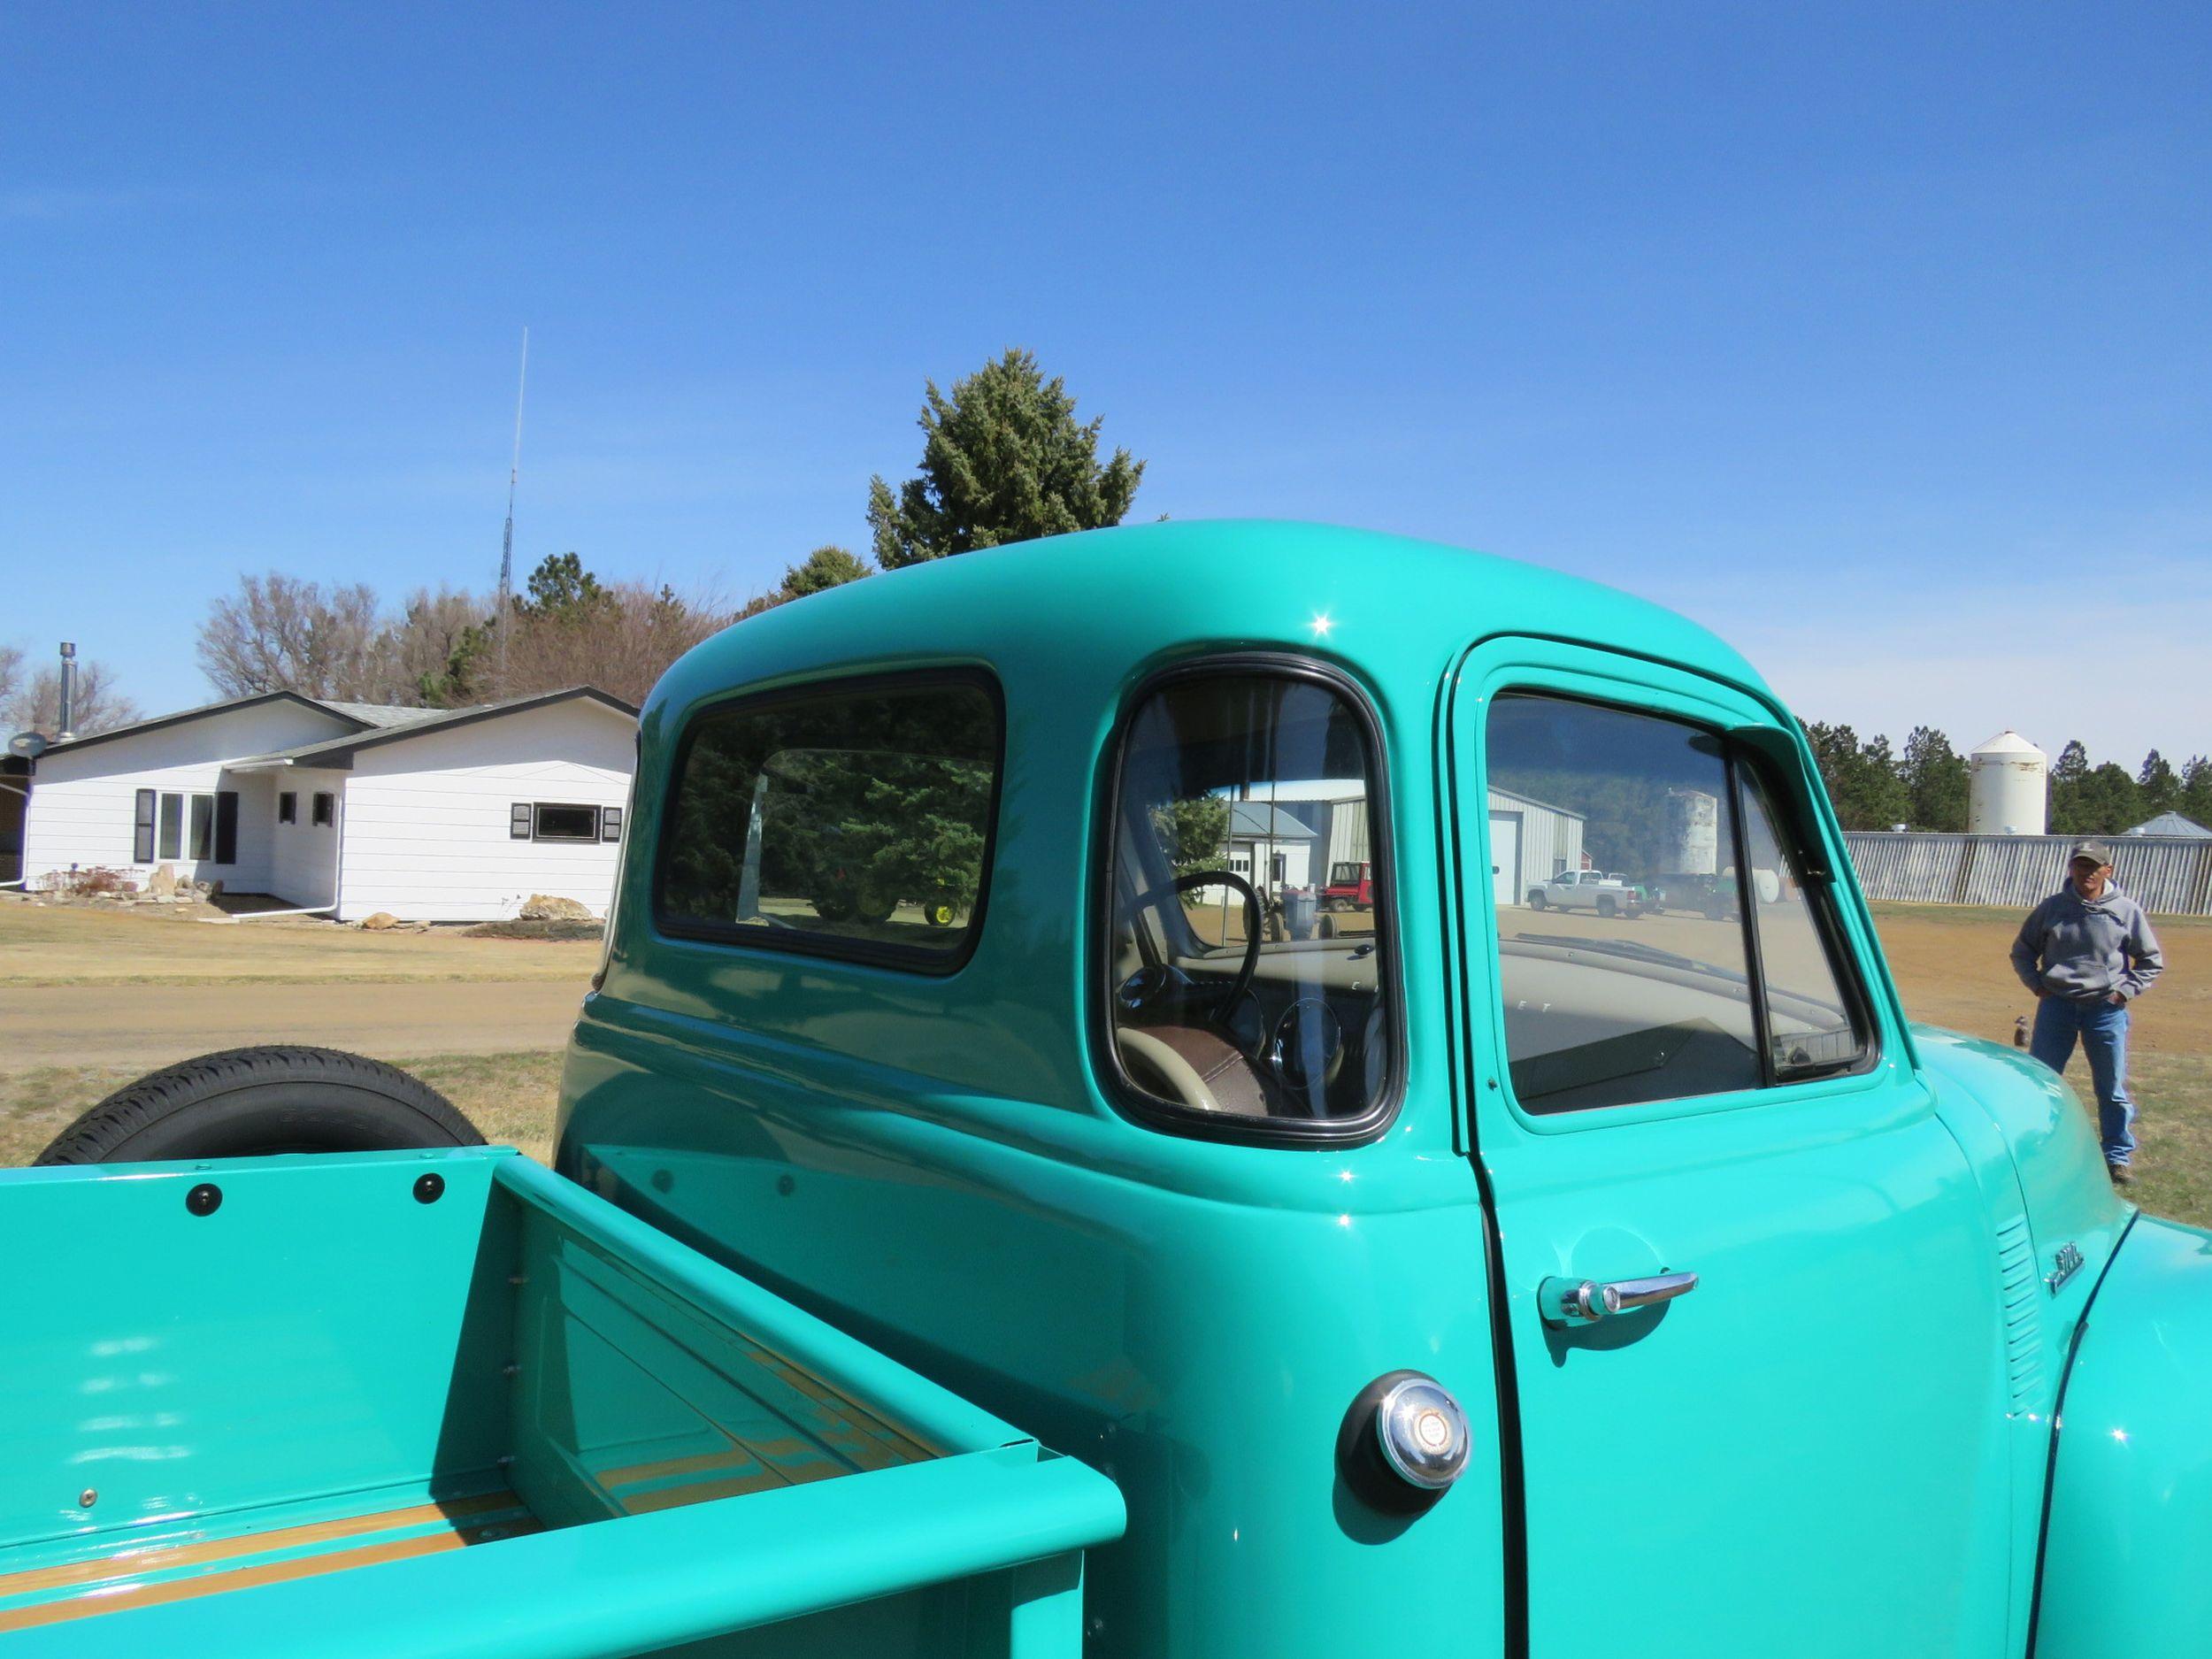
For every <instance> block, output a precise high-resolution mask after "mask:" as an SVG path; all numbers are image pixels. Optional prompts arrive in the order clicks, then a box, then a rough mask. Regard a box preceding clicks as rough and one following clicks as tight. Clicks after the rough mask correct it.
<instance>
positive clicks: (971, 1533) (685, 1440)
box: [0, 1148, 1120, 1659]
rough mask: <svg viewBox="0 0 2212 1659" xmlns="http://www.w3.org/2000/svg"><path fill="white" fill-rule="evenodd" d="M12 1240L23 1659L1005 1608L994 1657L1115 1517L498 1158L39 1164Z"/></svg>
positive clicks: (587, 1642) (626, 1632) (2, 1509)
mask: <svg viewBox="0 0 2212 1659" xmlns="http://www.w3.org/2000/svg"><path fill="white" fill-rule="evenodd" d="M0 1249H4V1251H5V1253H6V1254H5V1259H6V1260H7V1261H8V1262H9V1263H11V1267H10V1270H9V1271H8V1273H7V1276H6V1277H7V1281H8V1282H7V1285H6V1287H5V1289H4V1290H0V1638H4V1639H5V1641H6V1646H7V1650H8V1652H9V1653H10V1654H11V1655H15V1654H18V1653H21V1654H24V1655H30V1654H33V1653H35V1652H36V1651H38V1650H39V1647H40V1646H42V1644H41V1643H40V1640H39V1639H40V1638H42V1637H45V1638H50V1639H51V1641H52V1646H53V1650H54V1651H56V1652H61V1651H67V1652H69V1653H70V1654H72V1655H78V1656H79V1659H81V1655H84V1654H86V1653H88V1652H105V1651H111V1650H113V1651H123V1650H126V1649H128V1650H131V1651H134V1652H145V1651H161V1650H166V1651H172V1652H179V1651H181V1652H200V1651H215V1650H216V1649H217V1645H218V1644H221V1645H223V1646H224V1647H227V1648H229V1649H232V1650H235V1649H237V1648H239V1647H246V1648H247V1649H248V1650H251V1649H252V1647H254V1646H255V1645H256V1644H259V1645H261V1646H263V1647H266V1648H268V1649H269V1650H271V1651H278V1650H281V1651H285V1652H301V1651H310V1650H311V1651H314V1652H318V1653H356V1652H357V1653H361V1654H371V1653H379V1654H394V1655H396V1654H403V1653H405V1654H414V1653H419V1652H427V1651H433V1650H438V1651H443V1650H448V1649H452V1648H458V1647H466V1648H467V1649H468V1650H470V1651H472V1652H486V1653H490V1652H513V1653H516V1654H525V1653H527V1654H530V1655H554V1654H561V1653H573V1654H577V1655H585V1654H611V1653H634V1652H646V1651H653V1650H657V1649H658V1648H660V1647H667V1646H670V1645H672V1644H673V1643H675V1642H678V1641H685V1640H696V1639H698V1638H702V1637H707V1636H715V1635H727V1634H728V1633H729V1632H738V1631H742V1630H754V1631H756V1632H757V1635H758V1637H759V1639H760V1640H764V1641H765V1642H766V1643H767V1645H766V1646H761V1647H755V1646H741V1647H730V1648H729V1649H728V1651H730V1652H732V1653H735V1652H739V1651H743V1652H747V1653H751V1652H778V1651H786V1650H790V1651H801V1650H806V1651H810V1650H812V1645H813V1644H815V1643H817V1642H818V1641H821V1640H826V1639H828V1640H834V1641H837V1642H864V1643H865V1644H868V1645H871V1646H872V1647H873V1648H874V1649H877V1650H880V1651H886V1652H896V1651H901V1650H902V1649H903V1648H904V1647H905V1646H906V1645H907V1644H906V1643H905V1642H904V1640H903V1639H902V1637H901V1636H900V1634H899V1632H902V1631H907V1630H909V1629H911V1631H912V1632H914V1639H915V1640H916V1641H917V1642H918V1641H920V1640H921V1632H924V1631H926V1630H935V1631H937V1632H939V1633H940V1634H941V1633H942V1632H943V1630H944V1629H945V1628H946V1627H947V1625H946V1621H947V1619H948V1618H950V1619H952V1620H953V1621H954V1622H955V1623H957V1622H958V1621H959V1620H960V1619H962V1618H969V1617H975V1609H985V1611H984V1612H983V1614H982V1619H983V1622H984V1623H985V1624H996V1626H997V1628H998V1632H999V1633H998V1634H997V1635H996V1636H995V1638H994V1639H993V1640H995V1644H996V1645H995V1647H991V1648H990V1650H991V1651H996V1652H1001V1653H1003V1652H1008V1651H1010V1649H1009V1648H1008V1647H1006V1645H1005V1644H1006V1642H1007V1640H1009V1638H1008V1635H1007V1633H1006V1632H1007V1631H1009V1630H1010V1629H1012V1628H1014V1626H1015V1624H1017V1623H1018V1619H1017V1614H1018V1613H1019V1614H1020V1617H1021V1618H1022V1619H1026V1620H1029V1621H1030V1622H1031V1623H1032V1624H1033V1625H1034V1627H1035V1628H1037V1629H1040V1630H1041V1629H1043V1628H1044V1627H1045V1626H1046V1625H1047V1624H1055V1623H1057V1622H1059V1621H1060V1619H1061V1617H1062V1616H1061V1614H1059V1613H1057V1612H1053V1613H1049V1614H1048V1613H1047V1612H1044V1611H1041V1610H1039V1609H1038V1608H1037V1607H1033V1605H1032V1604H1033V1603H1038V1604H1041V1606H1043V1607H1048V1608H1057V1607H1059V1606H1060V1605H1061V1604H1064V1607H1065V1609H1066V1610H1065V1613H1064V1618H1065V1620H1066V1621H1067V1628H1068V1630H1069V1631H1072V1630H1073V1629H1074V1624H1073V1622H1072V1621H1073V1620H1074V1619H1075V1618H1076V1617H1078V1616H1079V1583H1080V1577H1079V1552H1080V1550H1081V1549H1082V1548H1085V1547H1086V1546H1087V1545H1088V1544H1090V1543H1093V1542H1097V1541H1102V1540H1103V1539H1105V1538H1107V1537H1110V1536H1112V1535H1114V1534H1115V1533H1117V1532H1118V1531H1119V1525H1120V1506H1119V1501H1118V1495H1117V1494H1114V1493H1113V1491H1112V1488H1111V1486H1110V1485H1109V1484H1108V1483H1106V1482H1105V1481H1104V1480H1103V1479H1102V1478H1100V1477H1098V1476H1096V1475H1094V1474H1092V1473H1091V1472H1090V1471H1087V1470H1083V1469H1081V1468H1079V1466H1077V1465H1074V1464H1072V1463H1067V1462H1066V1461H1064V1460H1061V1459H1057V1458H1055V1457H1053V1456H1052V1455H1050V1454H1049V1453H1047V1452H1045V1451H1043V1450H1042V1449H1041V1448H1039V1447H1037V1446H1036V1445H1035V1443H1034V1442H1033V1441H1030V1440H1025V1438H1024V1437H1023V1436H1021V1435H1020V1434H1019V1433H1018V1432H1016V1431H1014V1430H1012V1429H1010V1428H1009V1427H1008V1426H1006V1425H1003V1424H1002V1423H999V1422H998V1421H997V1420H995V1419H994V1418H992V1417H989V1416H987V1414H985V1413H983V1412H981V1411H979V1410H977V1409H974V1408H973V1407H971V1406H969V1405H967V1404H966V1403H965V1402H962V1401H960V1400H958V1399H956V1397H954V1396H952V1395H950V1394H947V1393H945V1392H944V1391H943V1390H941V1389H939V1388H937V1387H935V1386H933V1385H931V1384H929V1383H927V1382H926V1381H925V1380H924V1379H920V1378H918V1377H917V1376H915V1375H914V1374H913V1373H911V1372H910V1371H905V1370H904V1369H903V1368H902V1367H900V1366H897V1365H895V1364H894V1363H892V1362H890V1361H888V1360H887V1359H885V1358H884V1357H883V1356H879V1355H878V1354H876V1353H874V1352H873V1351H872V1350H871V1349H869V1348H865V1347H864V1346H863V1345H861V1344H859V1343H857V1342H855V1341H853V1340H851V1339H849V1338H847V1337H844V1336H843V1335H841V1333H837V1332H834V1331H833V1330H831V1329H829V1328H828V1327H827V1326H825V1325H822V1324H820V1322H818V1321H817V1320H814V1319H812V1318H810V1317H808V1316H806V1315H804V1314H802V1313H800V1312H799V1311H798V1310H795V1309H793V1308H792V1307H790V1306H789V1304H787V1303H785V1302H781V1301H780V1299H778V1298H776V1297H774V1296H772V1295H771V1294H769V1293H767V1292H766V1291H764V1290H763V1289H762V1288H761V1287H760V1286H756V1285H753V1284H751V1283H750V1282H749V1281H748V1280H745V1279H741V1278H740V1277H738V1276H737V1275H735V1274H733V1273H730V1272H728V1271H726V1270H724V1269H722V1268H720V1267H718V1266H716V1265H715V1264H714V1263H710V1262H709V1261H707V1260H706V1259H705V1258H704V1257H702V1256H698V1255H696V1254H695V1253H694V1252H692V1251H691V1250H689V1249H687V1248H685V1247H683V1246H681V1245H679V1244H677V1243H675V1242H673V1241H672V1240H669V1239H668V1238H666V1237H665V1236H664V1235H663V1234H661V1233H657V1231H655V1230H654V1229H652V1228H650V1227H649V1226H647V1225H644V1224H642V1223H641V1222H638V1221H636V1220H635V1219H634V1218H633V1217H628V1216H626V1215H625V1214H623V1213H622V1212H620V1211H618V1210H616V1209H614V1207H613V1206H611V1205H609V1204H607V1203H604V1202H602V1201H601V1200H599V1199H597V1198H595V1197H594V1196H592V1195H591V1194H588V1193H586V1192H584V1191H583V1190H582V1189H581V1188H580V1187H575V1186H573V1185H572V1184H571V1183H569V1182H566V1181H565V1180H562V1179H559V1178H557V1177H555V1176H552V1175H550V1174H549V1173H548V1172H547V1171H544V1170H542V1169H541V1168H540V1167H539V1166H537V1165H535V1164H532V1163H530V1162H529V1161H528V1160H526V1159H523V1158H520V1157H518V1156H515V1155H513V1154H511V1153H510V1152H508V1151H506V1150H505V1149H503V1148H498V1149H492V1148H483V1149H479V1148H469V1149H466V1150H458V1151H442V1152H438V1153H434V1154H418V1153H380V1154H365V1155H359V1156H346V1157H313V1158H264V1159H250V1160H237V1161H231V1162H224V1163H216V1164H197V1165H184V1164H143V1165H136V1166H111V1167H106V1168H93V1169H56V1170H35V1171H12V1172H9V1173H7V1174H5V1175H0ZM975 1578H981V1579H983V1580H984V1581H986V1582H987V1584H988V1585H990V1586H993V1587H992V1588H990V1589H989V1590H988V1592H987V1594H983V1595H982V1597H981V1599H980V1600H979V1599H978V1589H977V1586H976V1584H975V1583H973V1582H967V1581H969V1580H973V1579H975ZM832 1609H845V1610H844V1611H841V1612H838V1611H833V1610H832ZM991 1609H995V1611H993V1610H991ZM1022 1609H1027V1610H1026V1611H1023V1610H1022ZM779 1621H783V1622H784V1623H782V1624H778V1622H779ZM791 1621H796V1622H797V1623H796V1624H794V1623H791ZM808 1624H810V1625H811V1626H814V1627H818V1628H814V1629H812V1630H811V1632H810V1633H809V1634H807V1635H806V1636H805V1637H804V1641H805V1643H806V1646H805V1647H803V1648H790V1649H787V1648H786V1647H783V1646H780V1645H778V1643H777V1641H776V1640H772V1638H773V1637H774V1635H775V1632H773V1631H770V1630H765V1629H762V1628H761V1627H764V1626H768V1625H778V1628H779V1629H780V1630H782V1631H784V1632H786V1633H787V1634H789V1635H790V1636H791V1637H792V1638H793V1639H794V1640H798V1639H799V1638H798V1632H799V1626H800V1625H808ZM833 1628H834V1629H835V1630H836V1631H839V1632H844V1633H843V1634H841V1635H837V1636H835V1637H834V1638H833V1636H832V1631H833ZM463 1638H465V1640H463ZM931 1650H932V1651H939V1650H940V1649H938V1648H934V1647H933V1648H932V1649H931ZM956 1650H957V1649H956ZM717 1651H718V1652H719V1651H721V1649H719V1648H718V1649H717ZM1011 1651H1017V1652H1018V1651H1020V1648H1019V1647H1015V1648H1014V1649H1012V1650H1011Z"/></svg>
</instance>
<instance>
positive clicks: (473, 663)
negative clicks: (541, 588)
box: [382, 587, 496, 708]
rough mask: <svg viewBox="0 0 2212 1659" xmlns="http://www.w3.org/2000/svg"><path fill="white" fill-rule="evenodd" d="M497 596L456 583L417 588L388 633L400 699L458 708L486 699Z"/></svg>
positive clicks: (386, 640)
mask: <svg viewBox="0 0 2212 1659" xmlns="http://www.w3.org/2000/svg"><path fill="white" fill-rule="evenodd" d="M495 604H496V601H495V600H492V599H488V598H484V597H481V596H480V595H475V594H471V593H465V592H462V591H460V590H458V589H456V588H446V587H441V588H439V589H438V591H437V592H436V593H432V592H431V591H430V589H428V588H417V589H415V591H414V592H413V593H412V594H411V595H409V596H408V599H407V608H406V609H405V610H404V611H402V612H401V614H400V617H399V619H398V620H397V621H396V622H394V623H392V624H391V625H390V626H388V627H387V628H386V629H385V631H384V634H383V636H382V637H383V641H384V651H385V657H386V660H387V663H388V668H389V672H390V676H391V679H392V680H393V683H394V685H395V686H396V687H399V688H400V689H401V692H402V694H403V695H397V696H396V701H398V702H401V703H426V704H428V705H430V706H431V707H433V708H457V707H460V706H462V705H464V704H466V703H480V702H482V701H483V700H484V695H485V692H486V689H487V688H486V687H485V686H484V685H483V683H482V680H483V675H484V673H485V672H486V671H487V670H488V666H489V663H488V656H487V654H488V651H489V649H490V647H491V640H492V634H491V618H492V611H493V609H494V607H495Z"/></svg>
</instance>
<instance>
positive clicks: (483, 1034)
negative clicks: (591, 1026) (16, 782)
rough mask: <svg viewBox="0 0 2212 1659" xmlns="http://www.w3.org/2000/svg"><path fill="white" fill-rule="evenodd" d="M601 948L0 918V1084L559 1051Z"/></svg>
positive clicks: (137, 919) (7, 910)
mask: <svg viewBox="0 0 2212 1659" xmlns="http://www.w3.org/2000/svg"><path fill="white" fill-rule="evenodd" d="M598 959H599V948H598V946H597V945H595V944H590V943H549V942H544V941H529V940H501V939H467V938H463V937H460V936H459V935H458V934H457V933H358V932H354V931H350V930H346V929H340V928H334V927H330V926H285V925H283V924H279V923H273V922H268V923H246V924H243V925H241V926H216V925H208V924H199V923H193V922H188V921H182V920H178V919H173V918H164V917H150V916H141V915H132V914H128V913H121V912H108V911H96V910H69V909H61V908H45V909H37V908H33V907H31V906H28V905H25V904H21V903H16V904H11V905H8V906H6V907H4V908H0V1074H6V1073H9V1072H17V1073H20V1072H25V1071H35V1070H37V1069H39V1068H41V1067H46V1066H57V1065H68V1066H79V1065H96V1066H103V1067H106V1066H117V1065H125V1066H130V1067H134V1068H137V1069H141V1070H143V1069H147V1068H150V1067H152V1066H156V1065H159V1064H165V1063H166V1062H168V1061H171V1060H180V1059H183V1058H185V1057H187V1056H190V1055H196V1054H206V1053H209V1052H210V1051H211V1050H214V1049H217V1048H237V1047H241V1046H242V1045H245V1044H248V1043H255V1042H313V1043H323V1044H327V1045H329V1046H331V1047H333V1048H349V1049H353V1050H355V1051H357V1052H359V1053H365V1054H373V1055H376V1056H380V1057H386V1058H392V1059H404V1058H408V1057H410V1056H419V1055H433V1054H437V1055H457V1054H493V1053H509V1052H514V1051H518V1050H527V1049H539V1050H542V1049H549V1048H558V1047H560V1046H561V1045H562V1044H563V1043H564V1042H565V1041H566V1040H567V1037H568V1029H569V1026H570V1025H571V1024H572V1022H573V1020H574V1019H575V1018H576V1005H577V1003H578V1002H580V1000H581V999H582V996H583V994H584V989H585V987H586V985H587V984H588V982H589V980H590V977H591V972H592V970H593V968H594V967H595V965H596V964H597V962H598Z"/></svg>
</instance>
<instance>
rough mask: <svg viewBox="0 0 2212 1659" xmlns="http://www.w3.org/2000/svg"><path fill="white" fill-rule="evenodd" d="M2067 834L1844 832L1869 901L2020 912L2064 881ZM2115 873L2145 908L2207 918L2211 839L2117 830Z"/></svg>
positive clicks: (2211, 899) (2211, 906)
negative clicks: (1987, 906) (1986, 906)
mask: <svg viewBox="0 0 2212 1659" xmlns="http://www.w3.org/2000/svg"><path fill="white" fill-rule="evenodd" d="M2075 839H2076V838H2075V837H2073V836H2070V835H1935V834H1921V833H1905V834H1894V833H1884V832H1881V831H1875V830H1853V831H1848V832H1847V833H1845V835H1844V838H1843V840H1844V844H1845V845H1846V846H1847V848H1849V849H1850V852H1851V863H1852V865H1853V867H1854V868H1855V869H1856V870H1857V872H1858V873H1859V885H1860V886H1861V887H1863V888H1864V889H1865V892H1866V895H1867V897H1869V898H1870V899H1893V900H1897V901H1899V902H1903V903H1908V904H1990V905H1996V906H1999V907H2001V908H2003V909H2019V910H2025V909H2027V908H2028V906H2030V905H2032V904H2033V903H2035V902H2037V901H2038V900H2040V899H2042V898H2045V897H2046V896H2047V895H2050V894H2053V893H2055V892H2057V891H2058V889H2059V887H2060V885H2061V884H2062V882H2063V881H2064V880H2065V879H2066V859H2067V855H2068V853H2069V852H2070V851H2071V850H2072V848H2073V845H2074V841H2075ZM2112 876H2113V879H2114V880H2115V881H2116V882H2118V883H2119V886H2120V890H2121V891H2122V892H2124V893H2126V894H2128V895H2130V896H2131V897H2132V898H2134V899H2135V901H2136V902H2138V903H2139V904H2140V905H2142V907H2143V908H2144V909H2145V910H2151V911H2154V912H2156V913H2159V914H2162V915H2168V916H2212V841H2194V840H2190V839H2186V838H2184V837H2180V836H2166V835H2122V836H2117V837H2115V838H2114V839H2113V841H2112Z"/></svg>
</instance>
